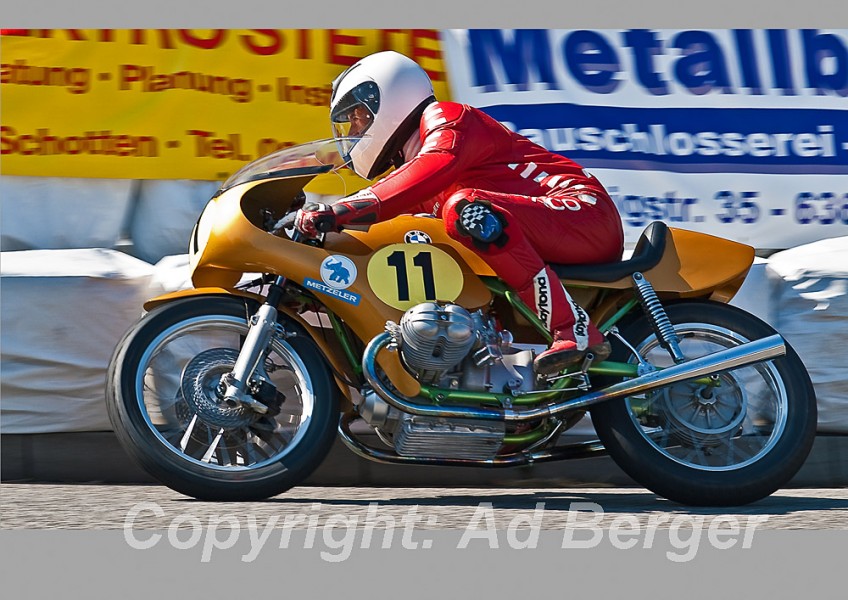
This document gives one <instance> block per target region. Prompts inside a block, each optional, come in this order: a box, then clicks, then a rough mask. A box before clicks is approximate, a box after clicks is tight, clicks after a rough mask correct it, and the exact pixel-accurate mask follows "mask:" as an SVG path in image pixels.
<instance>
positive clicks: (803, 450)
mask: <svg viewBox="0 0 848 600" xmlns="http://www.w3.org/2000/svg"><path fill="white" fill-rule="evenodd" d="M666 312H667V314H668V317H669V319H670V321H671V323H672V324H673V325H674V329H675V331H676V332H677V335H678V336H679V337H680V346H681V350H682V351H683V353H684V355H685V356H686V358H687V359H693V358H698V357H701V356H704V355H706V354H710V353H713V352H716V351H719V350H723V349H725V348H730V347H733V346H738V345H740V344H743V343H746V342H749V341H753V340H756V339H760V338H764V337H767V336H769V335H773V334H774V333H775V331H774V330H773V329H772V328H771V327H769V326H768V325H767V324H766V323H764V322H762V321H760V320H759V319H757V318H756V317H754V316H752V315H750V314H748V313H746V312H744V311H742V310H739V309H738V308H735V307H732V306H728V305H726V304H719V303H715V302H701V301H690V302H681V303H677V304H672V305H669V306H667V307H666ZM620 333H621V335H622V336H623V337H624V338H625V339H627V340H628V341H629V342H630V343H631V344H632V345H633V346H635V347H636V349H637V350H638V351H639V353H640V354H641V355H642V356H643V357H645V358H646V359H647V361H648V362H650V363H651V364H653V365H654V366H657V367H667V366H671V365H673V364H674V363H673V362H672V360H671V358H670V356H669V354H668V352H666V351H665V350H664V349H663V348H662V347H660V345H659V343H658V341H657V339H656V335H655V334H654V332H653V330H652V329H651V326H650V324H649V322H648V320H647V318H645V317H644V316H642V317H639V318H636V319H635V320H634V321H632V322H630V323H629V324H626V325H624V326H622V327H621V331H620ZM612 341H613V355H612V360H620V361H629V362H631V363H632V362H636V359H635V357H634V356H633V355H632V353H631V352H630V351H629V350H627V349H626V348H625V347H624V345H623V344H621V343H620V341H618V340H615V339H614V338H613V339H612ZM591 414H592V421H593V423H594V425H595V430H596V431H597V433H598V437H599V438H600V440H601V442H602V443H603V444H604V446H605V447H606V448H607V450H608V451H609V453H610V455H611V456H612V458H613V459H614V460H615V462H616V463H617V464H618V465H619V466H620V467H621V468H622V469H623V470H624V471H625V472H626V473H627V474H628V475H630V477H632V478H633V479H634V480H636V481H637V482H638V483H640V484H641V485H643V486H645V487H646V488H648V489H650V490H651V491H653V492H655V493H656V494H658V495H660V496H664V497H666V498H668V499H670V500H673V501H675V502H679V503H682V504H688V505H696V506H738V505H743V504H748V503H750V502H754V501H756V500H759V499H761V498H764V497H766V496H769V495H770V494H772V493H773V492H774V491H776V490H777V489H778V488H780V487H781V486H783V485H785V484H786V483H787V482H788V481H789V480H790V479H791V478H792V477H793V476H794V475H795V473H797V471H798V469H800V467H801V465H802V464H803V463H804V460H805V459H806V457H807V455H808V454H809V452H810V448H811V447H812V444H813V441H814V439H815V432H816V398H815V392H814V390H813V386H812V383H811V382H810V378H809V375H808V374H807V371H806V369H805V368H804V365H803V363H802V362H801V359H800V358H799V357H798V355H797V354H796V353H795V351H794V350H793V349H792V348H791V346H789V344H788V343H787V344H786V355H785V356H782V357H780V358H777V359H775V360H773V361H769V362H765V363H758V364H755V365H751V366H748V367H743V368H741V369H736V370H734V371H729V372H725V373H721V374H719V375H718V376H717V377H715V378H714V379H713V380H712V381H711V382H708V383H705V382H704V381H701V382H699V383H698V382H693V381H688V382H682V383H678V384H675V385H672V386H669V387H666V388H662V389H660V390H656V391H654V392H651V393H648V394H646V395H643V396H638V397H630V398H624V399H619V400H613V401H610V402H605V403H602V404H599V405H597V406H596V407H594V408H593V409H592V411H591Z"/></svg>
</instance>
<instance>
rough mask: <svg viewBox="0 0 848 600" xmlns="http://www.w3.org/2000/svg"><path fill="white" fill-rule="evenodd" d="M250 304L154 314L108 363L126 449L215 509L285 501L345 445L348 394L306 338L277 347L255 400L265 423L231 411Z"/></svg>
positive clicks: (196, 302)
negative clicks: (231, 377)
mask: <svg viewBox="0 0 848 600" xmlns="http://www.w3.org/2000/svg"><path fill="white" fill-rule="evenodd" d="M255 308H256V307H255V306H252V307H250V308H248V307H247V306H246V305H245V302H244V301H242V300H240V299H236V298H228V297H204V298H192V299H189V300H184V301H179V302H175V303H172V304H168V305H165V306H163V307H160V308H158V309H156V310H154V311H152V312H151V313H149V314H148V315H147V316H146V317H145V318H144V319H142V321H140V322H139V323H138V324H137V325H136V326H135V327H134V328H133V329H132V330H131V331H130V332H129V333H128V334H127V335H126V336H125V338H124V340H123V341H122V342H121V344H120V345H119V347H118V349H117V350H116V354H115V356H114V358H113V361H112V364H111V365H110V371H109V386H108V390H107V404H108V408H109V415H110V418H111V420H112V423H113V426H114V428H115V431H116V433H117V434H118V437H119V439H120V440H121V442H122V444H123V446H124V448H125V449H126V450H127V451H128V452H129V453H130V455H131V456H132V457H133V458H135V459H136V460H137V461H138V462H139V464H140V465H141V466H142V467H143V468H144V469H145V470H147V471H148V472H149V473H150V474H151V475H153V476H154V477H156V478H157V479H159V480H160V481H162V482H163V483H164V484H165V485H168V486H169V487H171V488H173V489H175V490H177V491H179V492H182V493H184V494H187V495H189V496H193V497H196V498H202V499H207V500H255V499H261V498H267V497H269V496H273V495H276V494H279V493H282V492H284V491H286V490H287V489H289V488H290V487H292V486H294V485H297V484H298V483H300V482H301V481H302V480H303V479H305V478H306V477H307V476H308V475H309V474H310V473H311V472H312V471H313V470H314V469H315V468H316V467H317V466H318V465H319V464H320V462H321V460H323V458H324V457H325V456H326V454H327V452H328V451H329V448H330V445H331V444H332V441H333V439H334V437H335V426H336V422H337V419H338V412H339V408H338V389H337V387H336V385H335V383H334V382H333V381H332V376H331V374H330V371H329V369H328V367H327V366H326V362H325V361H324V357H323V356H321V354H320V353H319V351H318V350H317V348H316V346H315V345H314V344H313V343H312V342H311V340H308V339H307V336H308V334H306V333H305V332H303V331H302V330H300V329H299V327H297V326H296V325H295V324H293V323H284V325H285V327H286V329H287V330H288V331H292V332H295V333H296V334H297V335H295V336H293V337H290V338H287V339H274V341H273V342H272V344H271V350H270V351H269V352H268V354H267V356H266V357H265V358H264V360H263V361H262V362H261V363H260V365H259V366H258V368H257V373H258V374H259V375H260V377H261V379H262V380H264V381H265V382H266V383H265V384H263V385H262V386H260V387H259V388H257V389H256V390H255V391H254V392H253V394H252V396H253V397H254V399H255V400H258V401H261V402H262V403H263V404H264V405H266V406H267V407H268V410H267V412H265V413H260V412H257V411H256V410H254V409H253V408H251V407H250V406H246V405H243V404H239V405H237V406H234V405H231V404H228V403H227V402H226V401H224V398H223V391H224V386H223V385H222V378H223V377H226V375H227V374H228V373H230V372H231V371H232V369H233V366H234V365H235V362H236V359H237V358H238V354H239V349H240V347H241V344H242V343H243V341H244V338H245V336H246V335H247V331H248V325H247V317H248V313H252V312H253V311H254V310H255Z"/></svg>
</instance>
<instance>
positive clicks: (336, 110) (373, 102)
mask: <svg viewBox="0 0 848 600" xmlns="http://www.w3.org/2000/svg"><path fill="white" fill-rule="evenodd" d="M379 110H380V90H379V88H378V87H377V84H376V83H374V82H373V81H366V82H363V83H360V84H359V85H358V86H356V87H355V88H353V89H352V90H350V91H349V92H348V93H347V94H345V95H344V96H343V97H342V98H341V99H340V100H339V101H338V102H337V103H336V105H335V106H334V107H333V109H332V111H331V113H330V121H331V122H332V124H333V136H334V137H335V138H336V139H339V147H340V150H341V151H342V153H343V154H345V155H348V154H350V150H351V149H352V148H353V146H354V145H355V144H356V143H357V141H358V139H359V138H361V137H362V136H363V135H364V134H365V132H367V131H368V129H369V128H370V127H371V125H372V124H373V123H374V118H375V117H376V115H377V111H379ZM340 138H346V139H344V140H342V139H340Z"/></svg>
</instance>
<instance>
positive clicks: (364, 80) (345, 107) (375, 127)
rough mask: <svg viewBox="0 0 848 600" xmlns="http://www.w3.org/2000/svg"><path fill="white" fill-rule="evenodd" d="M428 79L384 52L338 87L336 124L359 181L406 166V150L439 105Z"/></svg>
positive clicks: (335, 86) (341, 79)
mask: <svg viewBox="0 0 848 600" xmlns="http://www.w3.org/2000/svg"><path fill="white" fill-rule="evenodd" d="M435 99H436V98H435V96H434V94H433V84H432V83H431V82H430V78H429V77H428V76H427V73H426V72H425V71H424V69H422V68H421V67H420V66H418V64H417V63H416V62H415V61H413V60H412V59H410V58H407V57H406V56H404V55H402V54H398V53H397V52H392V51H387V52H378V53H376V54H372V55H370V56H366V57H365V58H363V59H362V60H360V61H359V62H357V63H355V64H354V65H353V66H351V67H350V68H349V69H347V70H346V71H345V72H344V73H342V74H341V75H339V76H338V77H337V78H336V80H335V81H334V82H333V95H332V96H331V98H330V121H331V123H332V125H333V135H334V136H335V138H336V139H337V140H338V142H339V150H340V151H341V153H342V155H343V156H344V157H345V158H346V159H348V160H350V162H351V166H352V168H353V170H354V171H355V172H356V174H357V175H359V176H361V177H365V178H366V179H373V178H374V177H376V176H377V175H379V174H380V173H382V172H383V171H386V170H387V169H388V168H389V167H390V166H392V164H396V165H398V164H400V162H396V161H397V160H401V161H402V158H400V157H401V154H400V152H401V148H402V147H403V145H404V144H405V143H406V142H407V140H408V139H409V138H410V136H411V135H412V133H413V132H414V131H417V130H418V125H419V122H420V119H421V114H422V113H423V112H424V108H425V107H426V106H427V105H428V104H430V103H431V102H434V101H435Z"/></svg>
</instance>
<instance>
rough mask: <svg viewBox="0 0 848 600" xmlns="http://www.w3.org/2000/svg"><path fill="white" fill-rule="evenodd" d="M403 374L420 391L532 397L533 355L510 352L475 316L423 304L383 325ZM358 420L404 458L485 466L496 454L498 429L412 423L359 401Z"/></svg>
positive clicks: (489, 324)
mask: <svg viewBox="0 0 848 600" xmlns="http://www.w3.org/2000/svg"><path fill="white" fill-rule="evenodd" d="M387 329H388V330H389V331H390V332H391V333H392V336H393V338H394V343H395V345H396V346H397V348H398V349H399V352H400V356H401V359H402V361H403V363H404V365H405V366H406V368H407V369H408V370H409V371H410V372H411V373H412V374H413V375H415V377H416V378H417V379H418V380H419V381H420V382H421V383H422V384H425V385H430V386H435V387H438V388H442V389H448V390H451V389H454V390H456V389H462V390H466V391H486V392H506V391H513V392H514V391H529V390H532V389H534V385H535V375H534V373H533V356H534V355H533V352H532V350H529V349H528V350H521V349H518V348H515V347H513V345H512V335H511V334H510V333H509V332H508V331H504V330H498V329H497V327H496V326H495V323H494V321H493V320H492V319H491V318H490V317H489V316H488V315H485V314H484V313H483V312H482V311H476V312H474V313H471V312H469V311H468V310H466V309H465V308H463V307H461V306H458V305H455V304H437V303H435V302H425V303H422V304H418V305H416V306H414V307H412V308H410V309H409V310H407V311H406V312H405V313H404V314H403V316H402V317H401V319H400V323H399V324H395V323H388V324H387ZM360 414H361V415H362V417H363V418H364V419H365V420H366V421H367V422H369V423H370V424H371V425H373V426H375V427H377V428H378V429H379V430H380V431H381V432H382V433H384V434H389V435H390V436H391V437H392V440H393V445H394V447H395V451H396V452H397V453H398V454H400V455H403V456H419V457H431V458H463V459H488V458H492V457H494V456H495V455H496V453H497V452H498V450H499V449H500V447H501V444H502V441H503V438H504V435H505V429H504V424H503V423H499V422H480V421H469V420H459V419H443V418H433V417H422V416H412V415H409V414H406V413H401V412H400V411H398V410H395V409H394V408H392V407H390V406H388V405H387V404H386V403H385V402H384V401H383V400H382V399H380V398H379V397H377V395H376V394H375V393H374V392H370V393H366V394H365V396H364V399H363V402H362V404H361V405H360Z"/></svg>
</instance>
